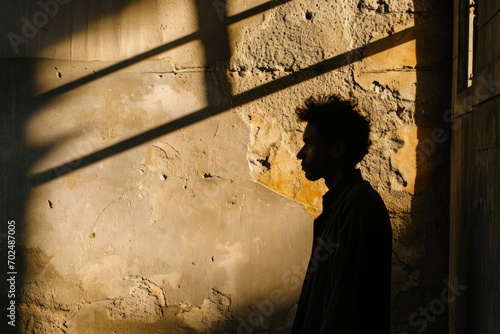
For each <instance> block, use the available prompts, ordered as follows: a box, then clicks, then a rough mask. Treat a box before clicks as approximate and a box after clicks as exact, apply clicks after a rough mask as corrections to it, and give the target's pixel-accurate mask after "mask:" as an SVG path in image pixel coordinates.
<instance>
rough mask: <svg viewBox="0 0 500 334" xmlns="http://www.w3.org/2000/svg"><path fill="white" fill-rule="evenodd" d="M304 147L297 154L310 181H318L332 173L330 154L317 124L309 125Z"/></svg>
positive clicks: (306, 129)
mask: <svg viewBox="0 0 500 334" xmlns="http://www.w3.org/2000/svg"><path fill="white" fill-rule="evenodd" d="M303 140H304V146H303V147H302V148H301V149H300V151H299V153H297V158H298V159H300V160H302V162H301V166H302V170H303V171H304V173H305V176H306V178H307V179H308V180H309V181H316V180H319V179H320V178H324V177H325V176H327V175H328V173H331V171H330V170H329V169H330V168H329V167H330V166H329V165H330V164H329V163H328V161H329V152H328V147H327V146H326V145H325V144H324V141H323V139H322V138H321V137H320V133H319V132H318V131H317V125H316V124H315V123H307V126H306V128H305V130H304V135H303Z"/></svg>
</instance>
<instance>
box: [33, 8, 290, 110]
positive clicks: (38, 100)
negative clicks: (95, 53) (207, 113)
mask: <svg viewBox="0 0 500 334" xmlns="http://www.w3.org/2000/svg"><path fill="white" fill-rule="evenodd" d="M290 1H292V0H281V1H275V2H267V3H264V4H262V5H259V6H256V7H253V8H250V9H248V10H246V11H243V12H241V13H239V14H235V15H232V16H230V17H227V18H226V19H225V22H224V23H225V24H228V25H230V24H234V23H236V22H239V21H242V20H244V19H247V18H249V17H251V16H254V15H257V14H260V13H263V12H265V11H268V10H270V9H272V8H275V7H278V6H280V5H282V4H284V3H287V2H290ZM200 38H201V34H200V32H199V31H197V32H194V33H192V34H189V35H186V36H184V37H181V38H179V39H177V40H175V41H172V42H169V43H166V44H164V45H161V46H158V47H156V48H154V49H151V50H149V51H146V52H144V53H141V54H139V55H137V56H134V57H131V58H129V59H126V60H124V61H121V62H118V63H116V64H114V65H112V66H109V67H107V68H105V69H102V70H100V71H97V72H96V73H93V74H89V75H87V76H84V77H82V78H80V79H77V80H74V81H72V82H69V83H67V84H65V85H62V86H60V87H57V88H54V89H52V90H50V91H48V92H45V93H42V94H40V95H38V96H35V97H34V98H33V99H32V104H33V105H36V106H40V105H41V104H43V103H44V102H46V101H47V100H49V99H51V98H53V97H55V96H58V95H61V94H64V93H67V92H69V91H71V90H73V89H75V88H78V87H80V86H83V85H86V84H88V83H90V82H92V81H95V80H98V79H100V78H102V77H104V76H106V75H109V74H112V73H114V72H117V71H119V70H122V69H124V68H127V67H129V66H132V65H134V64H136V63H138V62H141V61H144V60H146V59H148V58H151V57H153V56H156V55H158V54H160V53H163V52H166V51H168V50H170V49H173V48H176V47H179V46H182V45H184V44H186V43H189V42H192V41H194V40H196V39H200Z"/></svg>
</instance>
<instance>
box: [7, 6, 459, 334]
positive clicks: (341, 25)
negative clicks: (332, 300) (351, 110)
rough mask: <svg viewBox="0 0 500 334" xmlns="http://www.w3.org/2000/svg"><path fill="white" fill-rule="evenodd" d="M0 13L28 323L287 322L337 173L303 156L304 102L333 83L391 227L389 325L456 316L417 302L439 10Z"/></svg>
mask: <svg viewBox="0 0 500 334" xmlns="http://www.w3.org/2000/svg"><path fill="white" fill-rule="evenodd" d="M0 10H1V11H0V12H1V13H2V14H1V15H2V20H3V18H4V17H5V20H4V21H5V22H6V25H5V26H3V27H2V30H1V32H0V33H1V35H2V36H4V37H5V38H4V39H3V43H4V44H3V45H4V48H2V50H1V51H0V56H1V57H2V58H1V62H0V66H1V69H2V72H3V73H5V77H6V80H4V82H3V83H2V88H3V89H2V91H1V94H2V95H0V98H1V100H0V101H1V102H2V108H3V109H2V127H3V128H2V129H3V130H5V131H2V133H1V135H0V138H1V143H2V151H1V157H2V161H3V162H4V165H3V167H2V168H3V172H4V173H3V175H5V176H6V177H5V178H3V179H2V184H3V188H2V193H3V195H2V202H1V205H2V208H5V210H3V212H5V214H6V217H5V218H4V217H2V219H4V220H5V221H6V222H7V221H12V220H15V221H16V224H17V225H16V226H17V227H16V228H17V229H16V247H17V249H18V253H16V254H19V257H18V259H17V261H18V262H17V263H18V265H19V269H18V271H19V274H18V276H17V277H18V281H17V285H16V287H17V290H16V291H17V292H18V293H17V294H16V297H15V298H13V299H12V300H14V301H15V305H16V312H15V316H16V317H15V323H16V325H17V328H18V330H19V332H20V333H32V332H35V333H112V332H116V333H121V332H126V333H144V332H160V333H162V332H164V333H210V332H214V333H216V332H231V333H238V332H245V333H250V332H263V333H274V332H285V333H286V332H287V331H288V330H289V329H290V326H291V322H292V321H293V317H294V310H295V305H296V303H297V299H298V295H299V292H300V287H301V284H302V280H303V278H304V275H305V273H306V269H307V268H306V267H305V266H306V264H307V261H308V257H309V252H310V247H311V240H312V226H313V225H312V223H313V219H314V217H315V216H317V215H318V214H319V212H320V211H321V195H322V194H323V193H324V191H326V188H325V187H324V185H322V184H313V183H311V182H309V181H307V180H305V178H304V177H303V175H302V171H301V170H300V164H299V163H298V162H297V160H296V158H295V155H296V152H297V151H298V150H299V148H300V146H301V145H302V141H301V140H302V139H301V138H302V132H303V126H304V125H303V124H298V123H297V121H296V119H295V115H294V109H295V107H296V106H297V105H298V104H300V103H302V102H303V101H304V99H305V98H307V97H309V96H310V95H320V94H332V93H335V94H339V95H341V96H343V97H344V98H350V99H353V100H355V101H356V102H357V103H358V105H359V108H360V109H361V110H363V112H364V114H365V115H366V116H367V117H368V118H369V119H370V122H371V124H372V138H371V139H372V141H373V146H372V148H371V151H370V153H369V154H368V156H367V157H366V158H365V160H364V161H363V162H362V163H361V166H360V168H361V171H362V174H363V176H364V177H365V178H366V179H367V180H369V181H370V182H371V183H372V185H373V186H374V187H375V188H376V189H377V190H378V191H379V192H380V193H381V195H382V197H383V198H384V200H385V202H386V204H387V207H388V209H389V211H390V215H391V220H392V224H393V230H394V247H393V248H394V254H393V281H392V290H393V291H392V292H393V293H392V304H393V320H392V323H393V331H394V332H395V333H399V332H401V331H415V330H419V329H421V328H423V326H425V329H426V330H427V333H441V332H442V330H443V329H444V328H446V323H447V317H446V312H445V310H444V309H443V310H437V311H436V312H435V313H434V315H432V317H433V318H432V319H433V320H432V321H429V318H428V317H426V316H425V315H423V314H420V313H419V310H420V308H421V307H427V308H428V307H429V304H430V303H432V302H433V301H434V299H435V298H439V296H440V291H441V290H442V289H443V287H444V286H445V285H444V284H445V283H444V282H443V281H444V280H446V279H447V277H448V271H447V264H448V254H447V252H448V166H449V165H448V147H449V117H448V118H446V117H443V115H445V114H446V110H449V109H448V107H449V106H448V104H449V102H450V101H449V99H448V96H449V91H450V87H449V85H450V83H451V81H450V80H449V79H450V75H451V58H449V54H450V53H449V47H450V46H451V44H450V41H451V33H450V31H449V30H447V29H448V28H449V27H448V25H447V23H449V22H451V21H450V20H451V17H452V16H451V12H449V9H448V8H447V7H443V6H442V5H441V4H440V3H439V2H438V1H431V0H428V1H425V2H419V4H415V5H414V4H413V3H412V2H411V1H403V2H399V3H397V4H396V3H393V2H390V3H389V2H384V1H368V0H361V1H354V0H349V1H345V2H342V3H334V2H332V1H326V0H325V1H308V0H300V1H263V0H255V1H248V2H245V3H244V4H242V3H240V2H236V1H223V0H217V1H201V0H199V1H194V0H193V1H180V0H170V1H132V0H128V1H127V0H122V1H80V0H64V1H63V0H42V1H39V2H30V1H13V0H12V1H10V0H9V1H5V2H4V3H2V4H0ZM4 21H2V22H4ZM431 28H432V29H431ZM430 31H438V32H437V33H431V32H430ZM7 130H8V131H7ZM7 176H8V177H7ZM3 228H4V230H2V233H3V234H2V235H5V236H6V237H5V238H3V239H1V240H2V247H4V249H7V248H5V247H6V246H7V245H8V244H7V239H8V233H9V232H8V226H7V224H6V226H4V227H3ZM4 240H5V241H6V242H5V243H4ZM4 249H2V252H3V251H4ZM6 261H7V260H6ZM5 288H6V289H7V290H8V289H9V286H6V287H5ZM374 288H376V287H374ZM4 298H6V297H4ZM2 302H4V301H3V300H2ZM5 302H6V303H10V300H6V301H5ZM433 305H434V304H433ZM9 328H10V327H9Z"/></svg>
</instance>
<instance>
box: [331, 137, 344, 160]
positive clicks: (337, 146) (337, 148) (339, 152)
mask: <svg viewBox="0 0 500 334" xmlns="http://www.w3.org/2000/svg"><path fill="white" fill-rule="evenodd" d="M344 153H345V143H344V142H342V141H338V142H335V143H334V144H333V145H332V147H331V149H330V154H331V156H332V157H333V158H340V157H342V156H343V155H344Z"/></svg>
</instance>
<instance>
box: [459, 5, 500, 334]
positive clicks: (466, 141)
mask: <svg viewBox="0 0 500 334" xmlns="http://www.w3.org/2000/svg"><path fill="white" fill-rule="evenodd" d="M464 5H465V6H467V5H468V4H465V3H463V2H460V1H455V14H454V16H455V50H454V73H453V77H454V80H453V82H454V87H453V122H452V128H453V141H452V163H451V166H452V169H451V171H452V173H451V176H452V177H451V193H452V196H451V211H450V219H451V238H450V243H451V248H450V249H451V254H450V278H453V279H456V280H457V281H458V282H459V283H460V285H462V286H463V287H464V289H463V290H462V291H461V292H462V293H461V294H460V296H459V297H458V298H457V299H456V301H455V302H454V304H453V307H452V308H451V312H450V333H453V334H458V333H498V329H499V328H500V316H499V315H500V291H499V284H498V282H499V279H500V250H499V247H498V239H499V238H500V225H499V224H500V223H499V214H500V211H499V210H500V209H499V206H498V203H499V199H500V178H499V174H498V165H499V163H500V150H499V148H500V139H499V133H500V118H499V111H500V47H499V45H498V31H499V29H500V3H499V2H498V1H488V0H486V1H482V2H481V3H480V4H479V6H478V7H477V11H476V15H477V26H476V29H477V35H476V37H475V39H476V43H477V44H475V45H476V53H475V57H474V59H473V60H472V61H471V62H472V63H473V67H474V71H473V78H472V82H471V84H470V86H469V87H466V88H464V89H460V84H461V82H460V80H461V77H462V74H463V73H464V71H465V73H467V62H466V63H465V65H466V66H465V67H464V66H463V63H462V60H464V59H467V55H465V57H464V54H460V51H459V50H460V49H462V46H463V45H465V48H466V49H467V44H468V42H469V38H470V39H471V41H472V40H474V35H473V34H471V35H470V36H468V35H469V34H463V33H460V27H462V28H463V27H465V28H466V30H465V31H467V30H468V29H467V28H468V22H467V21H466V20H464V17H463V16H462V17H460V7H461V6H464ZM467 14H468V13H467ZM467 16H468V15H467ZM467 16H465V18H466V17H467ZM465 79H467V78H465ZM462 84H463V82H462Z"/></svg>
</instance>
